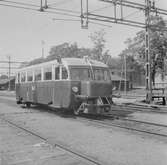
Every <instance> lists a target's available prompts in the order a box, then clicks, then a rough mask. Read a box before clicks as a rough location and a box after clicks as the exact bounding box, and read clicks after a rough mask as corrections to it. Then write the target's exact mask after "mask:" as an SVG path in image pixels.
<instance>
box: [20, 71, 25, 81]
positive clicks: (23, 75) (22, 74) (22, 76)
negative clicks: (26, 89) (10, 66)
mask: <svg viewBox="0 0 167 165" xmlns="http://www.w3.org/2000/svg"><path fill="white" fill-rule="evenodd" d="M25 81H26V73H25V72H22V73H21V82H25Z"/></svg>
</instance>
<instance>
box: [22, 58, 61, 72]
mask: <svg viewBox="0 0 167 165" xmlns="http://www.w3.org/2000/svg"><path fill="white" fill-rule="evenodd" d="M52 64H55V65H59V63H58V61H57V60H52V61H47V62H43V63H39V64H34V65H30V66H26V67H23V68H20V71H24V70H29V69H34V68H38V67H43V66H49V65H52Z"/></svg>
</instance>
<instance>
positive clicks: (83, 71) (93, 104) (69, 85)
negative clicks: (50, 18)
mask: <svg viewBox="0 0 167 165" xmlns="http://www.w3.org/2000/svg"><path fill="white" fill-rule="evenodd" d="M16 100H17V103H19V104H26V105H27V106H30V105H31V104H45V105H50V106H52V107H55V108H62V109H66V110H73V111H74V112H75V113H77V114H78V113H93V114H96V113H105V112H108V111H109V110H110V105H111V104H112V83H111V79H110V73H109V69H108V67H107V65H105V64H103V63H101V62H98V61H94V60H89V59H88V58H82V59H81V58H62V59H61V62H58V61H57V60H53V61H49V62H44V63H41V64H36V65H32V66H28V67H25V68H22V69H20V71H19V72H18V73H17V75H16Z"/></svg>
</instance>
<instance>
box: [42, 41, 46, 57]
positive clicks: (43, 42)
mask: <svg viewBox="0 0 167 165" xmlns="http://www.w3.org/2000/svg"><path fill="white" fill-rule="evenodd" d="M44 44H45V41H43V40H42V41H41V45H42V58H44Z"/></svg>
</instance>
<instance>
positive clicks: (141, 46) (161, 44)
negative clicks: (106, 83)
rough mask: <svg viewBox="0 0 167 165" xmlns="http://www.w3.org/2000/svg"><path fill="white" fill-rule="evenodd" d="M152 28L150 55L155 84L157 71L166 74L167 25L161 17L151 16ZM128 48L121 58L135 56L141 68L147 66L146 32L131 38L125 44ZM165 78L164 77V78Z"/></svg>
mask: <svg viewBox="0 0 167 165" xmlns="http://www.w3.org/2000/svg"><path fill="white" fill-rule="evenodd" d="M150 20H151V26H150V55H151V76H152V81H153V83H154V79H155V74H156V72H157V70H160V71H161V74H162V75H163V73H164V59H165V58H166V52H167V32H166V31H165V30H164V28H165V26H166V23H165V21H164V20H163V19H162V17H159V16H151V17H150ZM125 43H126V44H127V48H126V49H125V50H123V51H122V53H121V54H120V56H123V55H126V56H133V58H134V59H135V60H136V61H137V62H138V64H140V65H141V66H143V68H144V65H145V31H144V30H142V31H140V32H138V33H137V34H136V36H135V37H134V38H129V39H127V40H126V42H125ZM162 77H163V76H162Z"/></svg>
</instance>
